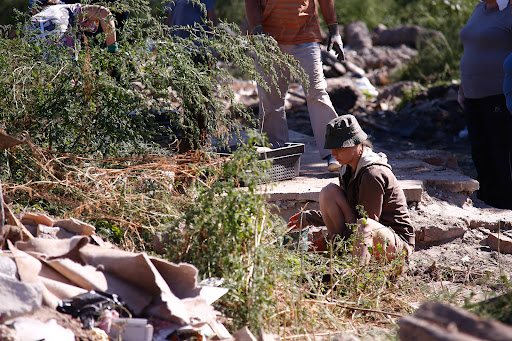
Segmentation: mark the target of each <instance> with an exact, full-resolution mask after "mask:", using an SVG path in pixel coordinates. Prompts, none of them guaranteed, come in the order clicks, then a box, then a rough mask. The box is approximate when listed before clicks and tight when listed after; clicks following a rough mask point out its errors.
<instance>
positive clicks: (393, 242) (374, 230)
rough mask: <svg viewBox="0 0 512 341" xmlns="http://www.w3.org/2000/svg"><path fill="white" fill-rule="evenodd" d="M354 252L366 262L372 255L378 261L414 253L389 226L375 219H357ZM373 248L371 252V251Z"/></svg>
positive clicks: (363, 262)
mask: <svg viewBox="0 0 512 341" xmlns="http://www.w3.org/2000/svg"><path fill="white" fill-rule="evenodd" d="M354 243H355V244H354V252H355V253H356V254H357V255H358V256H359V261H360V262H361V263H362V264H366V263H368V262H369V261H370V259H371V257H372V256H373V257H375V259H376V260H377V261H380V260H382V259H383V257H386V259H387V260H388V261H391V260H392V259H394V258H395V257H397V256H400V255H404V254H410V253H412V251H413V250H412V248H411V247H410V246H409V245H408V244H407V243H405V242H404V241H403V240H401V239H400V237H398V235H397V234H396V233H395V232H394V231H393V230H392V229H391V228H389V227H386V226H384V225H382V224H381V223H379V222H378V221H375V220H373V219H370V218H367V219H365V223H364V224H363V219H358V220H357V235H356V239H355V241H354ZM370 250H371V252H370Z"/></svg>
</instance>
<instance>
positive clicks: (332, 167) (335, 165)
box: [327, 155, 341, 173]
mask: <svg viewBox="0 0 512 341" xmlns="http://www.w3.org/2000/svg"><path fill="white" fill-rule="evenodd" d="M340 167H341V165H340V163H339V162H338V161H337V160H336V159H335V158H334V157H332V155H329V156H327V170H329V172H333V173H334V172H337V171H338V169H340Z"/></svg>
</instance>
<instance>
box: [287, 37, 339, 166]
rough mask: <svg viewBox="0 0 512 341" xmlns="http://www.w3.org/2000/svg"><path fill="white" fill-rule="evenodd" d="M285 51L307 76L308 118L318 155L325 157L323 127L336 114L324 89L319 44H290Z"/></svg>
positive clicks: (326, 154)
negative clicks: (293, 58)
mask: <svg viewBox="0 0 512 341" xmlns="http://www.w3.org/2000/svg"><path fill="white" fill-rule="evenodd" d="M287 53H289V54H291V55H293V56H294V57H295V58H296V59H297V60H298V61H299V63H300V66H301V67H302V68H303V69H304V71H306V73H307V74H308V76H309V88H308V91H307V104H308V111H309V118H310V120H311V128H312V129H313V134H314V136H315V141H316V145H317V147H318V151H319V153H320V156H321V157H322V158H325V157H327V156H328V155H330V154H331V152H330V151H329V150H328V149H324V143H325V127H326V126H327V123H329V121H330V120H332V119H333V118H335V117H337V116H338V115H337V113H336V110H334V107H333V105H332V102H331V99H330V97H329V94H328V93H327V91H326V88H327V82H326V81H325V77H324V70H323V68H322V57H321V50H320V44H318V43H307V44H300V45H290V46H289V49H288V50H287Z"/></svg>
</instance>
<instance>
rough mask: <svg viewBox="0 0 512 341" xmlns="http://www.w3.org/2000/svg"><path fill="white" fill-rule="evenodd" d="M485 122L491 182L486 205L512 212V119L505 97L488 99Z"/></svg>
mask: <svg viewBox="0 0 512 341" xmlns="http://www.w3.org/2000/svg"><path fill="white" fill-rule="evenodd" d="M484 104H485V110H484V112H485V118H484V119H482V125H481V128H480V129H481V130H482V133H483V134H484V135H485V137H486V141H487V145H488V146H487V150H486V151H485V152H486V154H487V155H488V161H487V162H488V163H487V164H486V165H485V167H486V169H487V174H488V175H489V178H488V179H487V180H486V185H487V189H486V190H487V192H488V193H487V199H486V203H488V204H490V205H492V206H494V207H498V208H509V209H510V208H512V174H511V171H512V170H511V154H512V148H511V145H512V142H511V138H510V133H511V132H512V116H511V114H510V113H509V111H508V110H507V106H506V98H505V96H503V95H497V96H490V97H488V98H486V99H485V102H484Z"/></svg>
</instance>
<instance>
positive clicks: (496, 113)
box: [458, 0, 512, 209]
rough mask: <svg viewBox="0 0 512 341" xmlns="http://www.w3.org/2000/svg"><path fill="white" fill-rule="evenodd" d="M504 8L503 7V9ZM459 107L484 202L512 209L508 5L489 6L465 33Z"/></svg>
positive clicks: (479, 9)
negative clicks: (506, 68) (506, 64)
mask: <svg viewBox="0 0 512 341" xmlns="http://www.w3.org/2000/svg"><path fill="white" fill-rule="evenodd" d="M498 2H499V4H498ZM459 35H460V39H461V41H462V43H463V45H464V54H463V55H462V58H461V60H460V77H461V85H460V88H459V97H458V101H459V103H460V105H461V106H462V107H463V108H464V113H465V116H466V120H467V125H468V131H469V138H470V141H471V153H472V157H473V162H474V164H475V168H476V171H477V180H478V182H479V183H480V188H479V190H478V192H477V196H478V198H479V199H481V200H482V201H484V202H485V203H486V204H489V205H491V206H494V207H498V208H508V209H511V208H512V139H511V138H510V134H511V133H512V116H511V115H510V113H509V111H508V110H507V106H506V99H505V95H504V94H503V85H504V83H503V81H504V78H505V72H504V71H503V64H504V61H505V59H506V58H507V56H508V55H509V54H510V53H511V52H512V15H511V6H510V4H509V3H508V1H503V0H499V1H496V0H484V1H482V2H480V3H479V4H477V5H476V7H475V10H474V11H473V14H472V15H471V17H470V18H469V20H468V22H467V23H466V25H465V26H464V27H463V28H462V29H461V31H460V34H459Z"/></svg>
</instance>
